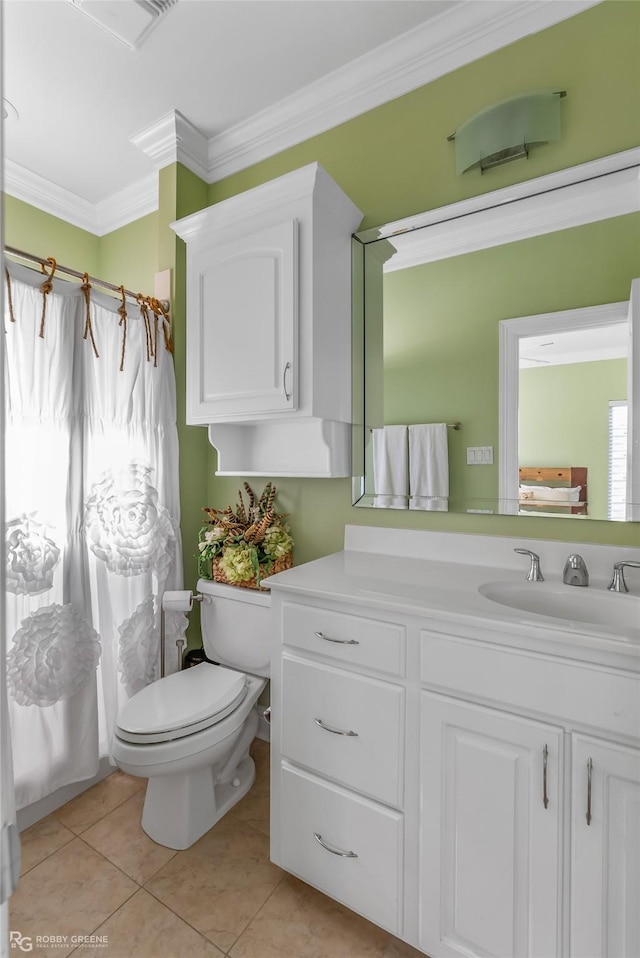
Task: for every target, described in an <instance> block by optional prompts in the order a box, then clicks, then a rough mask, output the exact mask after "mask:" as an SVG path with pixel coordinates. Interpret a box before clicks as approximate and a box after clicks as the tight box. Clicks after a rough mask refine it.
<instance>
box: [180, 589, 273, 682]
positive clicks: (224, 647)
mask: <svg viewBox="0 0 640 958" xmlns="http://www.w3.org/2000/svg"><path fill="white" fill-rule="evenodd" d="M197 589H198V592H200V593H201V594H202V596H203V598H202V603H201V606H200V628H201V630H202V644H203V646H204V650H205V652H206V654H207V656H208V657H209V658H210V659H213V661H214V662H219V663H220V664H221V665H229V666H231V667H232V668H234V669H240V670H241V671H242V672H250V673H251V674H252V675H262V676H265V677H267V678H268V676H269V675H270V672H271V593H270V592H259V591H258V590H256V589H243V588H239V587H238V586H233V585H223V584H222V583H221V582H211V581H210V580H208V579H199V580H198V585H197Z"/></svg>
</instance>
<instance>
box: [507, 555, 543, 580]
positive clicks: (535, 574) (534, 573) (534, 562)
mask: <svg viewBox="0 0 640 958" xmlns="http://www.w3.org/2000/svg"><path fill="white" fill-rule="evenodd" d="M513 551H514V552H518V553H519V554H520V555H523V556H529V558H530V559H531V565H530V567H529V571H528V572H527V582H544V576H543V574H542V571H541V569H540V556H539V555H537V554H536V553H535V552H531V550H530V549H514V550H513Z"/></svg>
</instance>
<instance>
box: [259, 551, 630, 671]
mask: <svg viewBox="0 0 640 958" xmlns="http://www.w3.org/2000/svg"><path fill="white" fill-rule="evenodd" d="M517 544H518V545H519V544H520V543H517ZM513 565H514V568H513V569H505V568H504V567H500V566H499V565H495V566H487V565H472V564H465V563H460V562H457V561H452V560H451V559H449V560H448V561H441V560H438V559H433V558H431V559H426V558H416V557H413V558H406V557H404V556H398V555H380V554H375V553H373V552H360V551H356V550H352V549H347V550H344V551H342V552H338V553H334V554H333V555H329V556H326V557H324V558H321V559H316V560H315V561H312V562H308V563H305V564H304V565H300V566H295V567H293V568H292V569H289V570H287V571H286V572H280V573H278V574H277V575H275V576H271V577H270V578H269V579H266V580H264V582H265V584H268V585H269V587H270V588H272V589H273V590H274V591H275V592H280V590H281V589H282V590H286V591H287V592H291V593H295V594H299V595H304V596H309V597H314V598H315V599H316V600H328V601H333V602H348V603H351V604H355V605H357V606H361V607H363V611H364V610H365V609H369V610H371V609H386V610H398V611H402V612H404V613H406V614H411V615H417V616H422V617H425V616H436V617H437V618H439V619H441V620H445V621H448V622H453V621H456V622H458V623H460V624H463V625H464V624H466V625H472V626H475V627H476V628H490V629H492V630H493V631H495V632H496V633H498V634H502V635H504V634H505V633H509V634H510V636H513V635H514V633H515V634H517V635H519V636H523V637H528V638H529V639H533V640H537V642H536V644H538V642H541V643H542V645H543V647H545V648H546V649H547V650H548V649H549V648H550V646H552V645H553V644H555V645H556V646H558V644H559V645H560V646H562V649H563V651H562V652H561V654H569V655H571V656H572V657H574V656H575V657H577V658H580V657H581V656H580V654H579V650H580V649H582V650H583V651H584V653H585V657H586V658H591V656H590V655H588V654H586V653H587V651H588V650H591V651H598V650H599V651H601V652H605V653H617V654H618V655H620V654H622V655H623V656H624V663H622V662H621V663H620V664H622V665H624V667H629V666H630V665H631V667H634V668H635V664H636V663H637V665H638V667H640V620H639V621H638V627H637V628H632V627H627V628H618V627H613V626H612V627H608V626H607V625H602V624H601V625H593V624H591V623H588V622H586V623H585V622H581V621H576V622H572V621H569V620H567V619H563V618H556V617H552V616H548V615H543V614H539V613H534V612H525V611H521V610H519V609H517V608H511V607H509V606H506V605H502V604H501V603H499V602H496V601H494V600H492V599H489V598H487V597H485V596H484V595H482V594H481V592H479V587H480V586H481V585H483V584H487V583H492V582H500V583H522V584H523V586H524V587H525V588H527V589H528V588H531V589H536V588H537V587H539V586H538V583H535V582H526V580H525V576H526V571H527V568H528V566H527V565H525V566H524V567H520V565H521V563H520V561H519V560H516V559H515V558H514V561H513ZM545 581H546V582H549V583H555V584H556V585H560V586H561V588H563V589H565V588H566V589H571V590H576V591H579V592H583V591H584V592H586V591H587V589H583V588H581V587H576V586H569V585H567V586H565V585H562V576H561V574H558V573H554V572H552V573H551V574H545ZM607 582H608V580H607V579H604V578H594V577H593V576H592V577H591V580H590V584H589V586H588V587H587V588H588V589H589V590H590V591H591V592H594V591H597V592H598V593H600V594H601V595H602V598H603V600H604V601H605V602H611V603H612V604H613V603H617V602H628V601H629V600H630V599H631V601H632V602H634V604H635V602H637V601H638V595H637V594H636V595H635V598H634V597H632V596H630V595H626V594H619V593H612V592H608V591H607V589H606V586H607ZM543 585H544V584H543ZM634 591H635V590H634ZM505 638H506V636H505ZM572 647H573V653H572V652H571V648H572ZM566 650H569V651H566ZM558 651H559V650H558Z"/></svg>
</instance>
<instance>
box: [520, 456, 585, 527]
mask: <svg viewBox="0 0 640 958" xmlns="http://www.w3.org/2000/svg"><path fill="white" fill-rule="evenodd" d="M518 482H519V494H518V499H519V504H520V510H521V511H522V512H528V511H529V510H530V509H531V510H534V511H535V510H542V511H544V512H556V510H558V513H559V514H562V515H572V516H586V515H587V509H588V500H587V470H586V467H585V466H564V467H560V468H558V467H544V466H543V467H540V466H521V467H520V468H519V469H518Z"/></svg>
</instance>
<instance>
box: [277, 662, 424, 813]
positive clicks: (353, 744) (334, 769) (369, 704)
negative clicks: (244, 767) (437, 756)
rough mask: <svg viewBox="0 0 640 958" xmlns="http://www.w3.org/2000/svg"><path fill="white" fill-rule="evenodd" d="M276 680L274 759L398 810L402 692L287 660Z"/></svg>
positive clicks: (402, 732) (401, 763)
mask: <svg viewBox="0 0 640 958" xmlns="http://www.w3.org/2000/svg"><path fill="white" fill-rule="evenodd" d="M282 672H283V674H282V690H283V692H282V733H281V734H282V742H281V748H282V754H283V755H284V756H286V758H289V759H291V760H292V761H293V762H297V763H299V764H301V765H305V766H306V767H307V768H310V769H313V770H314V771H317V772H320V773H321V774H322V775H327V776H329V777H330V778H333V779H336V780H337V781H339V782H342V783H344V784H345V785H348V786H350V787H351V788H355V789H357V790H358V791H359V792H364V793H365V794H367V795H370V796H372V797H373V798H376V799H379V800H380V801H383V802H387V803H388V804H390V805H397V806H400V805H401V804H402V800H403V778H404V776H403V768H404V702H405V690H404V688H401V687H400V686H397V685H392V684H391V683H390V682H381V681H379V680H378V679H372V678H367V677H365V676H359V675H354V674H353V673H351V672H344V671H341V670H339V669H335V668H332V667H331V666H326V665H319V664H317V663H315V662H304V661H301V660H300V659H294V658H290V657H288V656H284V657H283V662H282ZM319 723H322V725H320V724H319ZM323 726H324V727H323ZM345 733H353V734H345Z"/></svg>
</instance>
